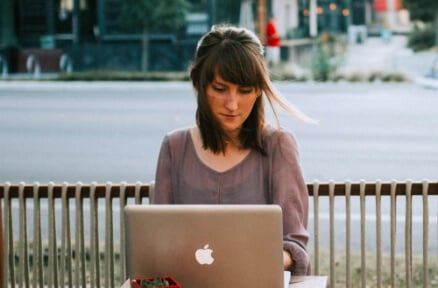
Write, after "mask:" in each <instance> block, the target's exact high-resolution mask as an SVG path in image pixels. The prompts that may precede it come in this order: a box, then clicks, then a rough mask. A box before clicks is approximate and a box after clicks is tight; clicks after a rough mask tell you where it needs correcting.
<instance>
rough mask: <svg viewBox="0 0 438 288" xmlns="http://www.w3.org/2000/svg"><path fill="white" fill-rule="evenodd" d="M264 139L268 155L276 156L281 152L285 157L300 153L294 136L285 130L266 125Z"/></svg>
mask: <svg viewBox="0 0 438 288" xmlns="http://www.w3.org/2000/svg"><path fill="white" fill-rule="evenodd" d="M263 138H264V143H265V144H264V145H265V147H266V151H267V153H268V154H270V153H274V154H276V152H277V151H281V154H283V155H291V154H294V155H295V154H297V153H298V144H297V141H296V139H295V136H294V134H293V133H292V132H291V131H289V130H287V129H285V128H281V127H279V128H277V127H274V126H272V125H266V126H265V128H264V130H263ZM285 153H286V154H285Z"/></svg>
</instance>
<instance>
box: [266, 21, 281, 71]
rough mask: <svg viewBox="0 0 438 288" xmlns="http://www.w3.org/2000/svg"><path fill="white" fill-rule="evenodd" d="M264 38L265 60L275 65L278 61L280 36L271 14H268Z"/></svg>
mask: <svg viewBox="0 0 438 288" xmlns="http://www.w3.org/2000/svg"><path fill="white" fill-rule="evenodd" d="M266 39H267V42H266V61H267V62H268V64H269V65H275V64H277V63H279V62H280V40H281V37H280V35H279V34H278V32H277V24H276V23H275V17H274V15H273V14H270V15H269V21H268V24H267V25H266Z"/></svg>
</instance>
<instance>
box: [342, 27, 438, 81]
mask: <svg viewBox="0 0 438 288" xmlns="http://www.w3.org/2000/svg"><path fill="white" fill-rule="evenodd" d="M406 44H407V37H406V36H402V35H395V36H393V37H392V38H391V40H390V41H389V42H388V43H385V42H384V41H383V40H382V39H381V38H380V37H368V38H367V40H366V41H365V42H364V43H362V44H349V46H348V48H347V55H346V57H345V62H344V64H343V65H342V67H341V68H340V72H341V73H345V74H349V73H355V72H360V73H365V74H366V73H371V72H395V73H403V74H405V75H406V76H407V77H409V78H411V79H415V78H417V77H421V76H424V75H426V74H428V73H429V72H430V70H431V68H432V63H433V61H434V60H435V58H436V57H438V54H437V53H434V52H420V53H414V52H412V50H410V49H408V48H407V47H406Z"/></svg>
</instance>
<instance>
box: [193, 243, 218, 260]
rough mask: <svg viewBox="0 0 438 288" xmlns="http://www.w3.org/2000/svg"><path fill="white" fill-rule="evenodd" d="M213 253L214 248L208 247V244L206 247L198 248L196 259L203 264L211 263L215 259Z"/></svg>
mask: <svg viewBox="0 0 438 288" xmlns="http://www.w3.org/2000/svg"><path fill="white" fill-rule="evenodd" d="M211 253H213V250H212V249H210V248H208V244H207V245H205V246H204V248H200V249H197V250H196V252H195V258H196V261H198V263H199V264H201V265H210V264H211V263H213V261H214V258H213V257H212V256H211Z"/></svg>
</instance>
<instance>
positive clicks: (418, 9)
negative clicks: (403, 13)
mask: <svg viewBox="0 0 438 288" xmlns="http://www.w3.org/2000/svg"><path fill="white" fill-rule="evenodd" d="M403 5H404V6H405V7H406V8H407V9H408V10H409V13H410V15H411V19H412V20H420V21H423V22H427V23H433V22H434V23H435V46H437V47H438V1H437V0H404V1H403Z"/></svg>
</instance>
